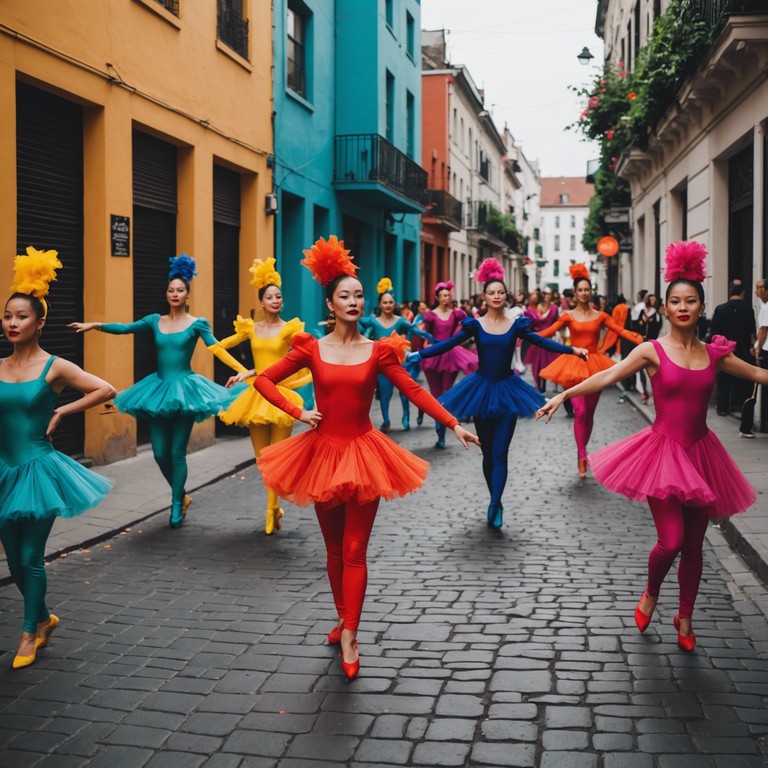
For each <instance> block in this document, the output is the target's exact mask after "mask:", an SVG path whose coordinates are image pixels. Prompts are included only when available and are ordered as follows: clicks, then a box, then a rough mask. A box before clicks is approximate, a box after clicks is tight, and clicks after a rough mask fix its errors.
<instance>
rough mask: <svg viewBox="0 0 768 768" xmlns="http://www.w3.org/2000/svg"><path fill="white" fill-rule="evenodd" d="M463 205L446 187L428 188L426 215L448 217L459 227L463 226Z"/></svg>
mask: <svg viewBox="0 0 768 768" xmlns="http://www.w3.org/2000/svg"><path fill="white" fill-rule="evenodd" d="M461 212H462V205H461V202H460V201H459V200H457V199H456V198H455V197H454V196H453V195H452V194H451V193H450V192H446V191H445V190H444V189H428V190H427V210H426V211H425V212H424V215H425V216H429V217H432V218H440V219H447V220H448V221H450V222H451V223H452V224H455V225H456V226H457V227H462V226H463V223H462V222H463V219H462V217H461Z"/></svg>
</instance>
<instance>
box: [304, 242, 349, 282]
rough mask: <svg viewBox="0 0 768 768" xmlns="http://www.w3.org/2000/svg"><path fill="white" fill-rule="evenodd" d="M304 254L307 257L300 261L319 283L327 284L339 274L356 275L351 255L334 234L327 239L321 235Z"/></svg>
mask: <svg viewBox="0 0 768 768" xmlns="http://www.w3.org/2000/svg"><path fill="white" fill-rule="evenodd" d="M304 255H305V256H306V257H307V258H306V259H303V260H302V262H301V263H302V264H303V265H304V266H305V267H306V268H307V269H308V270H309V271H310V272H311V273H312V277H314V278H315V280H317V282H318V283H320V285H328V283H330V282H331V280H333V278H334V277H338V276H339V275H350V276H351V277H357V267H356V266H355V265H354V264H353V263H352V258H353V257H352V256H350V255H349V251H348V250H346V249H345V248H344V241H343V240H339V239H338V238H337V237H336V235H331V236H330V237H329V238H328V240H325V239H323V238H322V237H321V238H320V239H319V240H318V241H317V242H316V243H315V244H314V245H313V246H312V247H311V248H309V249H308V250H306V251H304Z"/></svg>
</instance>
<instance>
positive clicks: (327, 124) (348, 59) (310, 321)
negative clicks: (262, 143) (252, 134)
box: [273, 0, 427, 330]
mask: <svg viewBox="0 0 768 768" xmlns="http://www.w3.org/2000/svg"><path fill="white" fill-rule="evenodd" d="M274 30H275V32H274V35H275V38H274V65H275V66H274V94H275V103H274V134H275V157H274V169H273V173H274V186H275V194H276V196H277V213H276V214H275V256H276V258H277V261H278V269H279V270H280V272H281V274H282V276H283V286H282V287H283V294H284V297H285V303H286V310H285V315H286V317H289V316H291V315H298V316H299V317H301V318H302V319H303V320H304V321H305V322H306V323H307V329H308V330H310V329H313V328H314V327H315V326H316V324H317V323H318V321H320V320H321V319H322V318H323V317H324V316H325V314H326V309H325V303H324V299H323V292H322V289H321V288H320V286H319V285H317V283H315V282H314V280H312V277H311V275H310V274H309V272H308V271H307V270H306V269H304V268H303V267H301V266H300V264H299V262H300V261H301V259H302V258H303V256H302V250H303V249H304V248H308V247H309V246H310V245H311V244H312V243H313V242H314V241H315V240H316V239H317V238H318V237H320V236H323V237H327V236H328V235H331V234H335V235H337V236H338V237H339V238H340V239H343V240H344V242H345V245H346V247H348V248H350V249H351V251H352V255H353V256H354V257H355V263H356V264H357V265H358V267H359V275H360V277H361V280H362V281H363V286H364V289H365V292H366V298H367V302H368V307H367V309H368V311H370V310H371V309H372V306H373V304H374V303H375V301H376V292H375V287H376V282H377V281H378V280H379V279H380V278H382V277H384V276H386V277H389V278H391V279H392V282H393V283H394V285H395V292H396V298H397V300H398V301H401V300H406V299H416V298H419V290H420V288H419V286H420V277H421V265H420V257H419V235H420V220H421V219H420V214H421V212H422V211H423V210H424V201H425V194H426V186H427V174H426V172H425V171H424V170H423V169H422V168H421V167H420V166H419V164H418V161H417V158H420V157H421V40H420V4H419V2H418V0H275V20H274Z"/></svg>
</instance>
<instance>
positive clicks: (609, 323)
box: [603, 313, 644, 344]
mask: <svg viewBox="0 0 768 768" xmlns="http://www.w3.org/2000/svg"><path fill="white" fill-rule="evenodd" d="M603 314H604V315H605V313H603ZM603 325H604V326H605V327H606V328H607V329H608V330H609V331H613V332H614V333H615V334H616V335H617V336H621V338H622V339H626V340H627V341H631V342H632V343H633V344H642V343H643V341H644V339H643V337H642V335H641V334H639V333H635V332H634V331H628V330H627V329H626V328H622V327H621V326H620V325H619V324H618V323H615V322H614V321H613V320H612V319H611V318H610V317H609V316H608V315H605V316H604V317H603Z"/></svg>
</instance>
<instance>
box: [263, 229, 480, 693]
mask: <svg viewBox="0 0 768 768" xmlns="http://www.w3.org/2000/svg"><path fill="white" fill-rule="evenodd" d="M304 253H305V255H306V256H307V258H306V259H305V260H304V261H303V262H302V264H304V265H305V266H307V267H309V269H310V271H311V272H312V274H313V276H314V277H315V279H316V280H317V281H318V282H319V283H320V284H321V285H323V286H325V296H326V303H327V305H328V309H329V310H330V312H331V314H332V315H333V316H335V319H336V324H335V327H334V330H333V331H332V332H331V333H330V334H328V335H327V336H325V337H324V338H322V339H320V340H317V339H315V338H313V337H312V336H311V335H310V334H308V333H299V334H296V336H294V337H293V342H292V344H293V349H292V350H291V351H290V352H289V353H288V354H287V355H286V356H285V357H284V358H283V360H281V361H280V362H279V363H276V364H275V365H273V366H272V367H270V368H268V369H267V370H266V371H264V372H263V373H262V374H261V375H259V376H258V377H257V378H256V381H255V382H254V386H255V387H256V389H258V390H259V392H261V394H262V395H264V397H265V398H266V399H267V400H269V401H270V402H271V403H273V404H274V405H276V406H277V407H278V408H282V409H283V410H284V411H285V412H286V413H288V414H290V415H291V416H293V417H294V418H295V419H299V420H300V421H303V422H305V423H307V424H309V425H310V426H311V427H312V430H311V431H306V432H303V433H301V434H299V435H296V436H294V437H291V438H288V439H287V440H283V441H282V442H280V443H277V444H276V445H272V446H269V447H268V448H265V449H264V450H263V451H262V453H261V456H260V457H259V469H260V470H261V473H262V476H263V478H264V484H265V485H266V486H267V488H270V489H272V490H274V491H275V492H277V494H278V495H280V496H283V497H284V498H287V499H290V500H291V501H294V502H295V503H296V504H301V505H304V504H309V503H313V504H314V505H315V510H316V512H317V519H318V522H319V523H320V529H321V531H322V533H323V538H324V540H325V546H326V550H327V555H328V579H329V581H330V583H331V591H332V593H333V600H334V602H335V604H336V610H337V612H338V616H339V620H338V623H337V625H336V627H334V629H333V630H332V631H331V632H330V633H329V634H328V642H330V643H339V642H341V647H342V657H341V663H342V668H343V670H344V674H345V675H346V676H347V678H348V679H349V680H351V679H353V678H354V677H356V676H357V673H358V671H359V670H360V661H359V657H358V653H357V640H356V637H357V627H358V623H359V621H360V613H361V611H362V607H363V600H364V598H365V588H366V583H367V567H366V550H367V547H368V539H369V537H370V535H371V529H372V528H373V522H374V518H375V517H376V510H377V508H378V506H379V500H380V499H381V498H382V497H383V498H385V499H391V498H394V497H396V496H403V495H405V494H406V493H410V492H411V491H415V490H416V489H417V488H420V487H421V485H422V484H423V482H424V478H425V477H426V474H427V469H428V467H429V464H428V463H427V462H426V461H423V460H422V459H419V458H418V457H416V456H414V455H413V454H411V453H409V452H408V451H406V450H405V449H403V448H401V447H400V446H399V445H397V443H394V442H393V441H392V440H390V439H389V438H388V437H385V436H384V435H383V434H382V433H381V432H379V430H377V429H374V428H373V427H372V426H371V421H370V418H369V414H370V409H371V402H372V400H373V393H374V389H375V388H376V377H377V376H378V375H379V374H380V373H381V374H383V375H384V376H386V377H387V378H388V379H389V380H390V381H391V382H392V383H393V384H394V385H395V386H396V387H397V388H398V389H399V390H400V391H401V392H402V393H403V394H404V395H406V397H408V399H409V400H410V401H411V402H413V403H414V404H415V405H416V406H417V407H418V408H420V409H422V410H424V411H426V412H427V413H428V414H429V415H430V416H432V417H433V418H434V419H436V420H437V421H439V422H440V423H441V424H443V425H445V426H446V427H448V428H450V429H452V430H453V432H454V433H455V434H456V437H457V438H458V440H459V442H461V444H462V445H463V446H464V447H465V448H466V447H468V445H467V444H468V443H470V442H471V443H476V444H478V445H479V441H478V439H477V437H476V436H475V435H473V434H472V433H471V432H467V430H465V429H463V428H462V427H461V426H459V423H458V421H457V420H456V419H455V418H454V417H453V416H451V414H450V413H448V411H446V410H445V408H443V407H442V406H441V405H440V404H439V403H438V402H437V401H436V400H435V399H434V397H432V396H431V395H430V394H428V393H427V392H425V391H424V390H423V389H422V388H421V387H420V386H419V385H418V384H416V383H415V382H414V381H413V379H412V378H411V377H410V376H409V374H408V372H407V371H406V370H405V369H404V368H403V366H402V362H403V360H404V357H405V349H406V348H407V347H408V342H407V340H406V339H405V337H403V336H397V334H395V335H394V336H391V337H388V338H385V339H381V340H380V341H371V340H370V339H367V338H365V336H363V335H362V334H361V333H360V332H359V330H358V322H359V321H360V318H361V317H362V316H363V311H364V309H365V300H364V298H363V287H362V285H361V283H360V281H359V280H358V279H357V278H356V277H355V274H356V271H357V267H355V266H354V265H353V264H352V260H351V258H350V257H349V251H347V250H345V249H344V243H343V242H340V241H338V240H337V239H336V237H334V236H332V237H331V238H329V240H328V242H326V241H325V240H323V239H322V238H321V239H320V240H318V241H317V243H315V245H314V246H313V247H312V248H311V250H308V251H304ZM302 368H309V369H310V370H311V371H312V378H313V381H314V384H315V396H316V398H317V406H318V410H311V411H304V410H302V409H301V408H299V406H297V405H296V404H295V403H292V402H291V401H290V400H288V399H287V398H286V397H285V396H284V395H283V394H282V393H281V392H280V390H279V389H278V388H277V383H278V382H279V381H281V380H282V379H284V378H286V377H287V376H290V375H292V374H294V373H296V372H297V371H299V370H301V369H302Z"/></svg>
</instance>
